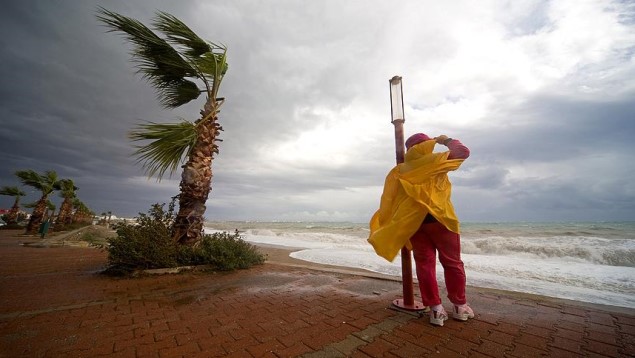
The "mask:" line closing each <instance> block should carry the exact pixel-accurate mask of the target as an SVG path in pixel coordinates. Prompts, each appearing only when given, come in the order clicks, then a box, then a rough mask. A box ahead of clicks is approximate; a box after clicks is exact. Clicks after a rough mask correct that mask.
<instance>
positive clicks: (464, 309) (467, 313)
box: [452, 303, 474, 322]
mask: <svg viewBox="0 0 635 358" xmlns="http://www.w3.org/2000/svg"><path fill="white" fill-rule="evenodd" d="M452 318H454V319H455V320H458V321H464V322H465V321H467V320H468V318H474V311H472V308H470V306H468V305H467V303H466V304H464V305H458V306H457V305H454V312H452Z"/></svg>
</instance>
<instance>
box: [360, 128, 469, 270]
mask: <svg viewBox="0 0 635 358" xmlns="http://www.w3.org/2000/svg"><path fill="white" fill-rule="evenodd" d="M435 144H436V142H435V141H434V140H427V141H425V142H421V143H419V144H417V145H414V146H413V147H411V148H410V150H408V152H407V153H406V155H405V158H404V162H403V163H401V164H398V165H397V166H395V167H394V168H393V169H392V170H391V171H390V172H389V173H388V175H387V176H386V182H385V183H384V192H383V194H382V196H381V202H380V205H379V210H377V212H376V213H375V214H374V215H373V217H372V218H371V220H370V236H369V238H368V242H370V243H371V245H373V247H374V248H375V252H376V253H377V255H379V256H381V257H383V258H385V259H386V260H388V261H392V260H394V258H395V256H397V253H398V252H399V251H400V250H401V248H403V247H404V246H406V247H407V248H408V249H412V247H411V245H410V238H411V237H412V235H413V234H414V233H415V232H416V231H417V230H418V229H419V226H420V225H421V222H422V221H423V219H424V218H425V217H426V215H427V214H428V213H430V214H432V216H434V217H435V218H436V219H437V221H439V222H440V223H442V224H443V225H445V227H446V228H448V230H450V231H453V232H455V233H457V234H458V233H459V220H458V219H457V217H456V214H455V213H454V207H453V206H452V203H451V202H450V194H451V188H452V185H451V184H450V180H449V179H448V175H447V173H448V172H449V171H452V170H456V169H457V168H458V167H459V166H460V165H461V163H463V159H448V155H449V154H450V152H449V151H448V152H443V153H433V152H432V151H433V150H434V146H435Z"/></svg>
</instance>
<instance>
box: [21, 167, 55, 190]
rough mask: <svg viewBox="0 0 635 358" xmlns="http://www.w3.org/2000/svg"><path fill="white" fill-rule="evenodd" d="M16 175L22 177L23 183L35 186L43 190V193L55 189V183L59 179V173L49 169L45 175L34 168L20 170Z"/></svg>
mask: <svg viewBox="0 0 635 358" xmlns="http://www.w3.org/2000/svg"><path fill="white" fill-rule="evenodd" d="M15 175H16V176H17V177H18V178H19V179H20V181H21V182H22V184H24V185H27V186H30V187H33V188H35V189H38V190H40V191H42V194H44V195H48V194H50V193H51V192H52V191H53V190H55V185H56V183H57V182H58V181H59V179H58V177H57V173H56V172H54V171H52V170H48V171H46V172H44V175H40V174H38V173H36V172H35V171H33V170H30V169H29V170H18V171H17V172H15Z"/></svg>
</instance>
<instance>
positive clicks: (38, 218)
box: [15, 170, 59, 234]
mask: <svg viewBox="0 0 635 358" xmlns="http://www.w3.org/2000/svg"><path fill="white" fill-rule="evenodd" d="M15 175H16V176H17V177H18V178H20V181H21V182H22V184H23V185H26V186H30V187H32V188H35V189H37V190H39V191H41V192H42V196H41V197H40V200H38V201H37V202H36V203H35V207H34V208H33V212H32V213H31V219H29V223H28V224H27V226H26V233H27V234H33V233H35V231H37V230H38V228H39V225H40V223H42V219H43V218H44V215H45V214H47V212H46V210H47V208H48V207H47V203H48V196H49V194H51V193H52V192H53V191H54V190H55V187H56V185H58V183H57V182H58V181H59V178H58V177H57V173H56V172H54V171H51V170H49V171H46V172H45V173H44V174H43V175H42V174H38V173H36V172H35V171H33V170H18V171H17V172H15Z"/></svg>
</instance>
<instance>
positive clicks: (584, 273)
mask: <svg viewBox="0 0 635 358" xmlns="http://www.w3.org/2000/svg"><path fill="white" fill-rule="evenodd" d="M558 225H560V226H558ZM207 227H208V228H207V229H206V231H207V232H212V231H215V230H219V231H234V229H238V230H239V231H241V236H242V237H243V239H244V240H246V241H249V242H252V243H260V244H269V245H278V246H286V247H292V248H296V249H300V250H299V251H296V252H293V253H292V254H291V256H292V257H294V258H297V259H300V260H305V261H310V262H316V263H323V264H330V265H337V266H344V267H354V268H361V269H366V270H369V271H373V272H378V273H382V274H387V275H393V276H400V275H401V260H400V258H399V257H397V258H396V259H395V261H394V262H388V261H386V260H384V259H382V258H380V257H378V256H377V255H376V254H375V253H374V251H373V249H372V247H371V246H370V245H369V244H368V243H367V241H366V237H367V235H368V231H367V228H366V226H365V225H363V224H347V225H344V224H342V223H339V224H336V223H208V226H207ZM634 228H635V225H632V224H631V225H626V226H624V225H623V224H603V225H602V226H598V225H597V224H584V223H582V224H581V223H575V224H542V225H538V224H524V223H523V224H499V223H498V224H490V225H487V224H475V225H472V226H470V225H465V226H464V231H463V234H462V239H461V244H462V258H463V261H464V263H465V267H466V275H467V280H468V285H473V286H480V287H489V288H497V289H504V290H512V291H519V292H527V293H534V294H540V295H545V296H551V297H559V298H566V299H574V300H579V301H585V302H591V303H600V304H606V305H614V306H621V307H629V308H635V259H634V257H635V238H634V236H635V235H634V233H635V230H634ZM413 265H414V264H413ZM413 272H415V270H414V267H413ZM437 273H438V279H439V281H440V283H442V281H443V268H442V267H441V265H437Z"/></svg>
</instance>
